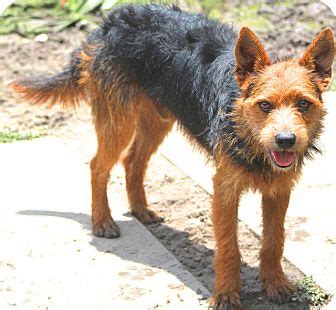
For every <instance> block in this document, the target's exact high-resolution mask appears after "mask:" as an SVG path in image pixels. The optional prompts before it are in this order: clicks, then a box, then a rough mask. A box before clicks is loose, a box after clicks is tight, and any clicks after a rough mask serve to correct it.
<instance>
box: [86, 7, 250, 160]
mask: <svg viewBox="0 0 336 310" xmlns="http://www.w3.org/2000/svg"><path fill="white" fill-rule="evenodd" d="M236 39H237V34H236V32H235V31H233V29H232V27H230V26H228V25H225V24H220V23H217V22H215V21H212V20H209V19H208V18H207V17H206V16H205V15H202V14H198V15H196V14H188V13H185V12H182V11H181V10H179V9H178V8H175V7H173V8H168V7H164V6H159V5H143V6H138V5H137V6H132V5H128V6H124V7H121V8H118V9H116V10H114V11H112V12H111V13H110V14H109V16H108V18H107V19H106V20H105V22H104V23H103V24H102V26H101V28H99V29H98V30H97V31H96V32H94V33H93V34H92V35H91V38H90V39H89V41H90V42H92V43H93V44H94V43H97V42H101V43H102V47H101V49H100V51H99V53H98V54H96V55H95V60H94V68H93V69H94V70H100V71H102V72H101V73H102V74H104V83H105V84H106V87H109V85H110V83H111V82H112V80H113V75H114V73H113V70H115V68H113V66H116V65H118V66H120V67H121V69H122V70H123V71H124V72H125V73H126V76H127V78H128V79H129V82H130V84H132V82H135V83H137V84H138V85H140V87H141V88H142V89H143V90H144V91H145V92H146V93H147V94H148V95H149V96H150V97H151V98H152V99H153V100H154V101H156V102H158V103H161V104H163V105H164V106H166V107H168V109H169V110H170V111H171V112H173V114H174V115H175V117H176V118H177V120H178V121H179V123H180V124H181V125H182V126H183V128H185V129H186V130H187V131H188V132H189V133H190V134H191V135H192V136H194V137H195V138H196V139H197V141H198V142H199V143H200V144H201V145H202V146H204V147H205V148H206V149H207V150H208V151H209V152H210V153H213V151H214V148H215V145H216V143H217V142H218V139H222V140H223V137H227V138H228V140H229V141H230V143H232V141H237V143H236V145H234V146H231V147H230V148H228V149H227V150H226V151H227V152H229V154H230V155H231V156H232V157H234V158H235V159H236V160H238V161H240V162H242V161H243V158H241V156H238V155H237V154H236V153H237V152H236V151H237V149H238V148H239V149H241V148H245V147H246V146H245V144H244V142H243V141H239V140H237V139H234V138H236V137H233V135H235V133H234V124H233V123H232V120H231V118H230V117H229V113H230V111H231V110H232V106H233V104H234V101H235V99H236V98H237V97H238V96H239V95H240V89H239V87H238V85H237V82H236V80H235V58H234V44H235V42H236Z"/></svg>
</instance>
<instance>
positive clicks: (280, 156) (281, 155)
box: [272, 151, 295, 167]
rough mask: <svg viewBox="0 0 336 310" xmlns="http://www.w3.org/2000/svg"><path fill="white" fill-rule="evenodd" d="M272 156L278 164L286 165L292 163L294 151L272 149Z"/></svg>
mask: <svg viewBox="0 0 336 310" xmlns="http://www.w3.org/2000/svg"><path fill="white" fill-rule="evenodd" d="M272 156H273V158H274V160H275V162H276V163H277V165H278V166H280V167H287V166H290V165H291V164H292V163H293V161H294V157H295V154H294V152H288V151H281V152H278V151H272Z"/></svg>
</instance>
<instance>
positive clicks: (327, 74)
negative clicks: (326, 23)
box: [299, 28, 334, 92]
mask: <svg viewBox="0 0 336 310" xmlns="http://www.w3.org/2000/svg"><path fill="white" fill-rule="evenodd" d="M333 61H334V34H333V31H332V30H331V28H326V29H324V30H323V31H321V32H320V33H319V34H318V35H317V37H316V38H315V39H314V41H313V42H312V43H311V44H310V45H309V46H308V48H307V50H306V52H305V54H304V55H303V56H302V57H301V58H300V59H299V64H300V65H301V66H305V67H306V68H308V69H309V70H311V71H313V72H314V74H315V75H316V78H317V83H318V86H319V88H320V91H321V92H322V91H324V90H325V89H326V88H327V86H328V84H329V82H330V79H331V71H332V63H333Z"/></svg>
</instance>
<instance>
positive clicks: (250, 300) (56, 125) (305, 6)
mask: <svg viewBox="0 0 336 310" xmlns="http://www.w3.org/2000/svg"><path fill="white" fill-rule="evenodd" d="M314 10H315V11H314ZM256 14H257V16H263V17H264V18H267V20H268V21H270V23H271V24H272V25H273V26H272V30H271V31H270V32H269V33H264V32H263V31H260V34H261V37H262V38H263V41H264V42H265V45H266V48H267V50H268V51H270V54H272V55H274V54H280V55H282V56H284V55H287V56H293V54H297V52H302V51H303V50H304V47H305V46H307V45H308V44H309V42H310V41H311V40H312V38H313V37H314V36H315V35H316V34H317V32H318V31H319V29H321V28H323V27H324V26H326V25H331V24H333V26H334V25H335V22H334V20H333V19H332V16H331V13H330V12H329V11H328V10H326V9H325V7H324V5H322V4H316V3H315V4H311V3H309V2H308V1H306V2H304V1H300V2H298V4H297V5H295V7H293V6H287V7H286V6H285V5H284V6H282V7H281V8H277V9H276V10H270V9H269V7H267V6H265V7H264V8H263V7H260V8H259V9H258V11H257V13H256ZM302 18H303V19H304V20H306V22H305V23H304V22H302V21H299V20H301V19H302ZM311 20H313V21H314V24H313V23H311V22H310V21H311ZM302 23H303V24H304V26H301V24H302ZM267 27H269V25H267ZM300 27H301V28H300ZM302 27H303V28H302ZM305 27H306V28H305ZM314 27H315V28H314ZM317 28H319V29H317ZM84 37H85V32H84V31H78V30H76V29H69V30H66V31H64V32H62V33H59V34H52V35H49V40H48V41H47V42H45V43H40V42H35V41H34V40H31V39H30V40H28V39H24V38H21V37H19V36H17V35H15V34H13V35H6V36H2V37H0V111H1V113H0V124H1V127H2V128H7V129H9V130H11V131H15V130H32V129H34V130H38V131H42V132H45V133H47V134H56V135H58V136H61V137H62V138H63V139H64V141H65V142H69V143H70V144H73V145H76V148H77V150H78V151H79V152H80V153H82V154H83V160H85V161H86V162H87V161H88V160H89V158H90V155H89V154H87V153H86V150H85V143H86V141H87V139H92V138H93V132H92V128H91V126H90V114H89V109H88V108H87V107H85V106H83V107H81V108H79V109H78V111H76V112H74V111H62V110H60V109H59V108H58V107H55V108H54V109H52V110H47V109H46V108H45V107H32V106H30V105H28V104H26V103H22V102H20V103H18V100H17V98H16V97H15V96H14V95H13V94H12V93H11V92H10V90H9V89H8V88H7V86H6V83H7V82H9V81H10V80H12V79H14V78H17V77H18V76H27V75H28V76H29V75H32V74H33V73H34V72H39V73H52V72H56V71H57V70H59V69H60V68H61V67H63V66H64V65H66V63H67V60H68V55H69V53H70V52H71V51H72V49H73V48H74V47H76V46H78V45H79V44H80V42H81V40H82V39H83V38H84ZM111 183H112V186H114V188H115V190H118V191H119V190H123V189H124V180H123V177H122V175H117V176H114V177H113V178H112V181H111ZM146 188H147V192H148V198H149V201H150V203H151V205H153V208H155V209H156V210H158V211H159V212H161V213H162V214H163V215H164V216H165V217H166V222H165V223H164V224H162V225H152V226H149V227H148V228H149V229H150V231H151V232H152V233H153V234H154V235H155V236H156V237H157V238H158V239H159V240H160V241H161V242H162V243H163V244H164V245H165V246H166V247H167V248H168V249H169V250H170V251H171V252H172V253H173V254H174V255H175V256H176V257H177V258H178V259H179V260H180V261H181V262H182V263H183V264H184V265H185V266H186V267H187V268H188V269H189V270H190V272H191V273H193V274H194V275H195V276H196V277H197V278H198V279H200V281H201V282H202V283H204V284H205V286H207V287H208V288H209V289H210V290H211V287H212V280H213V269H212V260H213V249H214V241H213V234H212V228H211V222H210V197H209V196H208V195H207V194H206V193H205V192H204V191H203V190H202V189H201V188H199V187H198V186H197V185H196V184H195V183H193V182H192V181H191V180H190V179H189V178H187V177H186V176H185V175H184V174H183V173H181V172H180V171H179V170H178V169H177V168H175V167H174V166H172V165H171V164H170V163H169V162H167V161H166V160H165V159H164V158H162V157H160V156H156V157H155V158H154V159H153V161H152V164H151V166H150V169H149V171H148V178H147V181H146ZM239 228H240V248H241V251H242V256H243V260H244V264H243V270H242V276H243V283H244V287H243V290H242V300H243V304H244V305H245V308H246V309H277V308H279V307H277V306H275V305H271V304H269V303H268V301H267V300H266V299H265V295H264V293H263V292H262V287H261V284H260V282H259V280H258V279H257V278H258V269H257V266H258V251H259V246H260V242H259V240H258V238H257V237H256V236H254V235H253V233H251V231H249V230H248V229H247V227H246V226H245V225H244V224H243V223H240V227H239ZM285 269H286V273H287V274H288V275H289V276H290V277H291V278H292V279H294V280H296V279H298V278H300V277H301V276H302V274H301V273H300V271H299V270H297V269H296V268H295V267H293V266H292V265H291V264H290V263H288V262H285ZM287 308H294V309H305V308H307V306H305V305H304V304H297V303H295V302H292V303H289V304H287V305H285V306H282V307H280V308H279V309H287Z"/></svg>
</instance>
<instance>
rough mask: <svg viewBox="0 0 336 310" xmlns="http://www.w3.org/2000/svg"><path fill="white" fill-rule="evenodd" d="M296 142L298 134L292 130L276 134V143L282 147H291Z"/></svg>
mask: <svg viewBox="0 0 336 310" xmlns="http://www.w3.org/2000/svg"><path fill="white" fill-rule="evenodd" d="M295 142H296V135H294V134H293V133H290V132H281V133H278V134H277V135H276V136H275V143H276V144H277V145H278V146H279V147H281V148H282V149H289V148H290V147H291V146H293V145H294V144H295Z"/></svg>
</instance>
